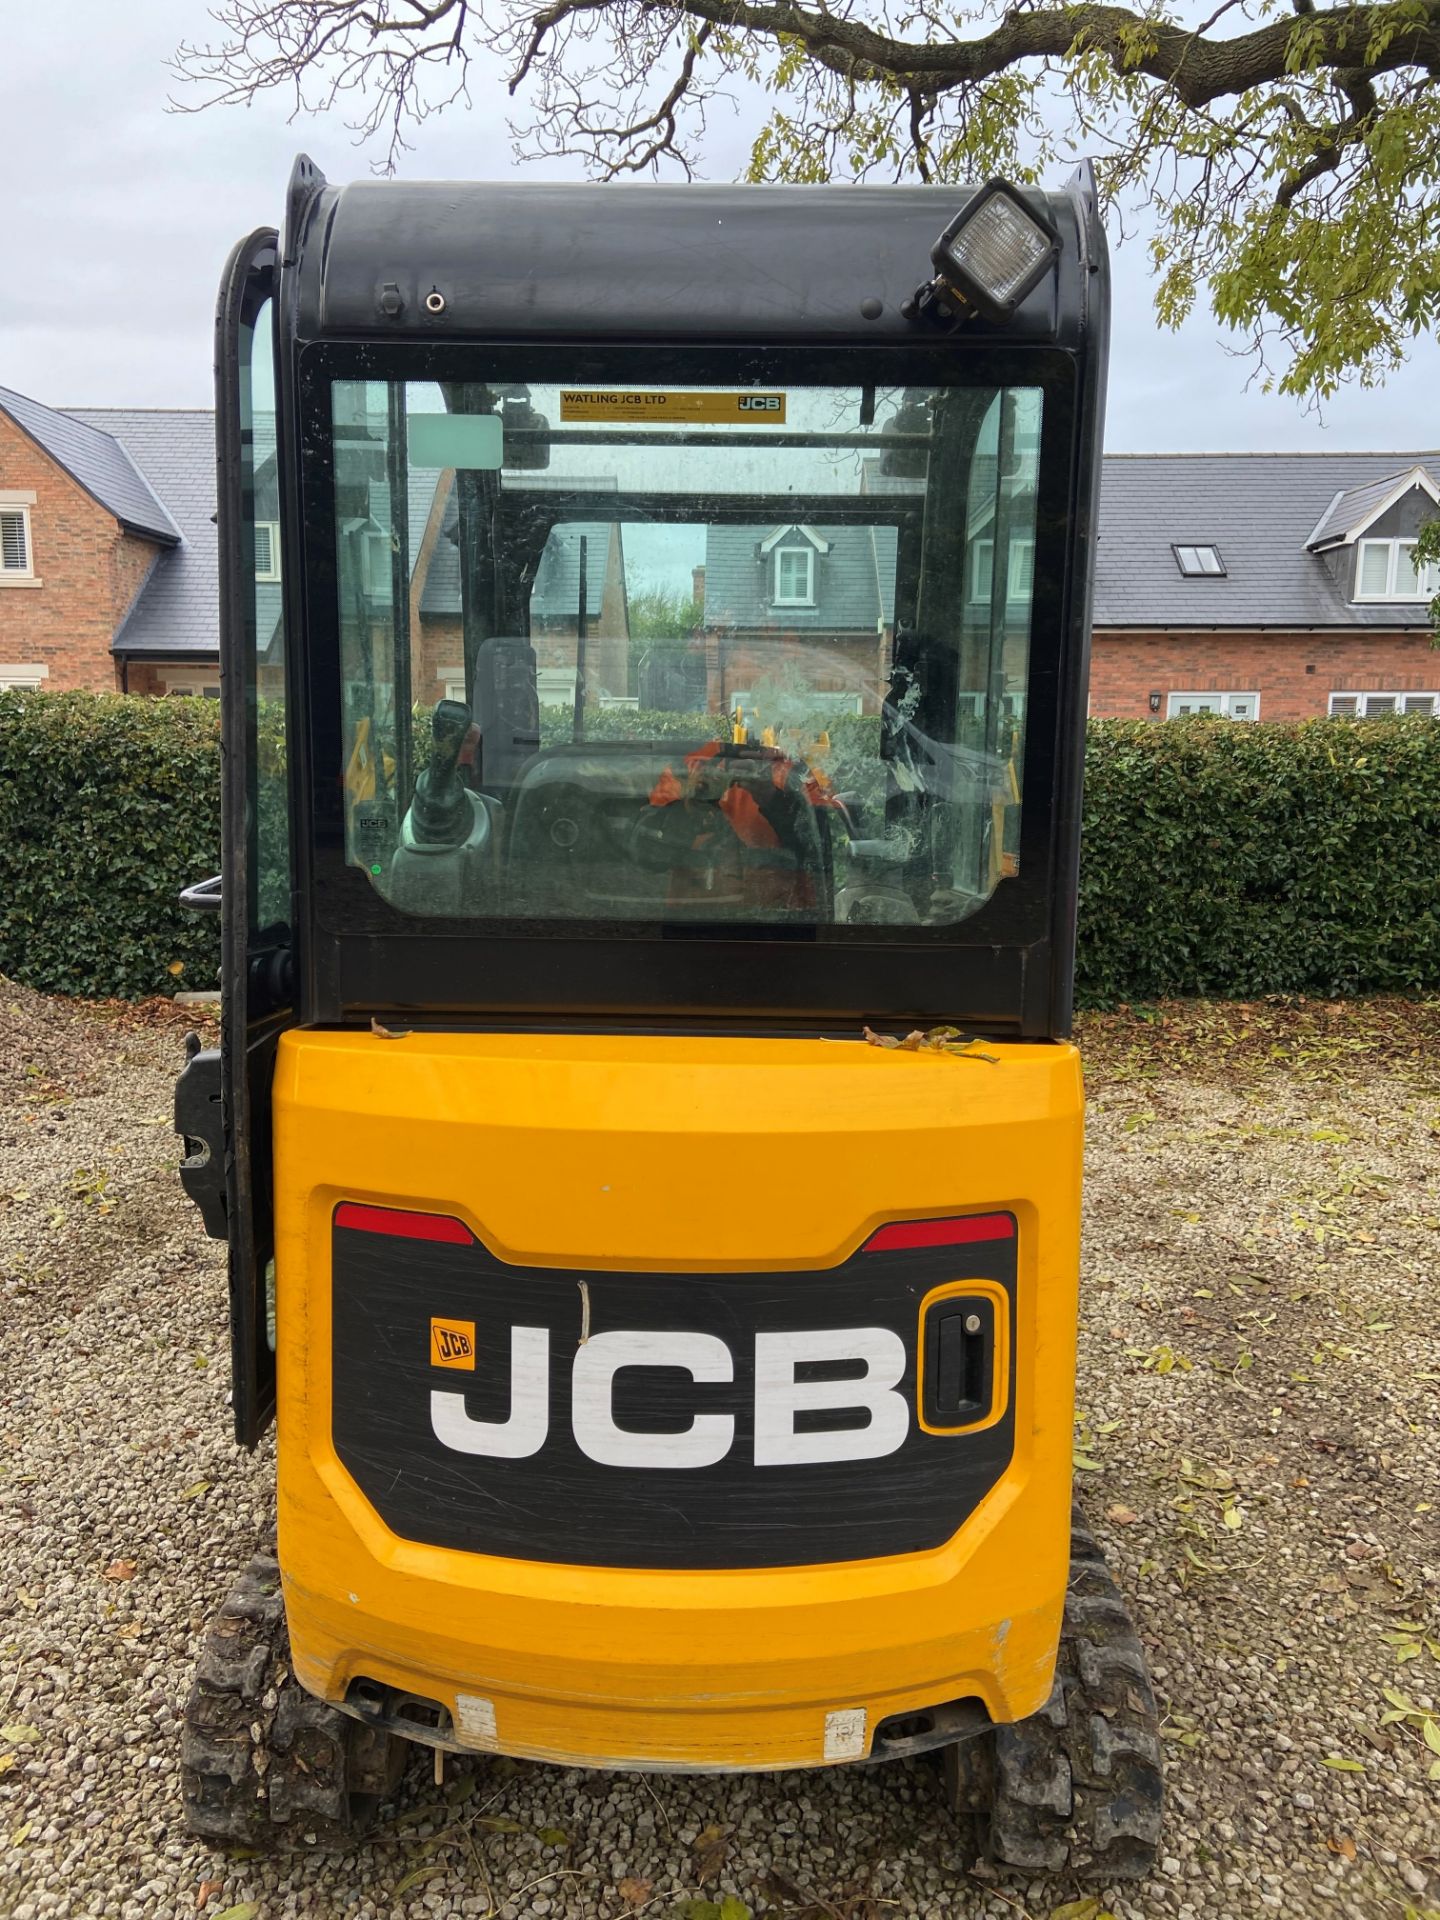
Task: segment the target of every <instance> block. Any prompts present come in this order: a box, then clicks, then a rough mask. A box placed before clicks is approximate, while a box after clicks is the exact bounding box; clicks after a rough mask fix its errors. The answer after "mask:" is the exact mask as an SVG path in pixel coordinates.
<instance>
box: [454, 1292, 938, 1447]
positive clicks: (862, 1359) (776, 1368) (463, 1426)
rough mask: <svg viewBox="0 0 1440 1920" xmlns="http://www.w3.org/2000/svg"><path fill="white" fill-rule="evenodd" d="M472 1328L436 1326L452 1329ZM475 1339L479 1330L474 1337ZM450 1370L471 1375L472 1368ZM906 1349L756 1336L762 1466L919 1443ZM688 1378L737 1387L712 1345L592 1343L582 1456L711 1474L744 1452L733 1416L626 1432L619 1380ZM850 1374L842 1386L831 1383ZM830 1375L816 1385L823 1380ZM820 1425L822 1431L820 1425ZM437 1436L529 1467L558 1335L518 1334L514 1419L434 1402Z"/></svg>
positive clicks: (822, 1331) (698, 1338)
mask: <svg viewBox="0 0 1440 1920" xmlns="http://www.w3.org/2000/svg"><path fill="white" fill-rule="evenodd" d="M467 1324H468V1323H464V1322H455V1321H432V1322H431V1339H432V1342H433V1340H434V1337H435V1336H434V1329H435V1328H436V1327H437V1326H444V1327H454V1326H457V1325H461V1326H464V1325H467ZM469 1331H470V1333H472V1334H473V1332H474V1328H473V1326H470V1327H469ZM439 1364H440V1365H442V1366H467V1367H471V1368H473V1367H474V1365H475V1361H474V1356H473V1353H472V1356H471V1358H470V1359H468V1360H442V1361H440V1362H439ZM905 1366H906V1354H905V1343H904V1341H903V1340H902V1339H901V1338H900V1336H899V1334H898V1333H894V1332H892V1331H891V1330H890V1328H888V1327H815V1328H810V1329H808V1330H807V1331H805V1332H803V1333H759V1334H757V1335H756V1336H755V1421H754V1431H755V1465H756V1466H757V1467H793V1466H804V1465H810V1464H813V1463H816V1462H821V1461H832V1460H878V1459H881V1458H883V1456H884V1455H886V1454H890V1453H894V1452H896V1450H897V1449H898V1448H900V1447H902V1446H903V1445H904V1443H905V1437H906V1435H907V1434H908V1433H909V1431H910V1406H909V1402H908V1401H907V1399H906V1398H905V1396H904V1394H903V1393H901V1392H900V1391H899V1388H900V1383H901V1381H902V1380H903V1379H904V1377H905ZM629 1367H633V1368H636V1369H644V1368H647V1367H665V1368H670V1369H675V1368H679V1369H680V1370H681V1371H682V1372H684V1373H687V1374H689V1376H690V1378H691V1379H692V1380H693V1381H695V1382H696V1384H697V1385H710V1384H712V1383H717V1382H718V1383H725V1382H729V1381H733V1380H734V1378H735V1356H734V1355H733V1354H732V1353H731V1351H730V1349H729V1347H728V1346H726V1344H725V1342H724V1341H723V1340H721V1339H719V1338H717V1336H716V1335H715V1334H713V1333H665V1332H661V1331H658V1330H643V1331H642V1330H640V1329H635V1330H633V1331H632V1330H617V1331H615V1332H613V1333H597V1334H592V1336H591V1337H590V1339H588V1340H586V1341H585V1342H584V1343H583V1344H582V1345H581V1346H580V1347H579V1348H578V1349H577V1350H576V1354H575V1360H574V1364H573V1366H572V1368H571V1372H570V1424H571V1427H572V1429H573V1431H574V1435H575V1444H576V1446H577V1447H579V1449H580V1451H581V1452H582V1453H583V1454H584V1455H585V1456H586V1457H587V1458H588V1459H591V1460H595V1461H598V1462H599V1464H600V1465H601V1466H606V1467H713V1466H714V1465H715V1464H716V1463H717V1462H718V1461H721V1460H723V1459H724V1458H725V1456H726V1454H727V1453H729V1451H730V1449H731V1447H732V1445H733V1444H734V1440H735V1416H734V1415H733V1414H731V1413H696V1414H695V1416H694V1418H693V1419H692V1420H691V1422H690V1424H689V1426H688V1427H685V1428H683V1429H682V1430H681V1431H680V1432H678V1433H674V1432H671V1433H642V1432H636V1431H634V1430H633V1429H632V1428H629V1427H622V1426H620V1425H618V1424H617V1422H616V1419H615V1413H614V1404H613V1401H614V1386H615V1376H616V1374H617V1373H619V1372H620V1371H621V1369H622V1368H629ZM840 1367H843V1368H844V1370H845V1377H844V1378H843V1379H836V1378H834V1377H833V1376H834V1374H835V1371H836V1370H837V1368H840ZM822 1370H823V1371H824V1372H827V1373H829V1374H830V1375H831V1376H832V1377H830V1378H828V1379H824V1378H822V1379H816V1378H815V1377H814V1375H815V1374H816V1372H817V1371H822ZM840 1413H848V1414H852V1415H863V1416H865V1419H866V1424H864V1425H856V1424H850V1425H845V1426H842V1427H836V1426H832V1425H831V1424H830V1423H829V1421H830V1416H833V1415H835V1414H840ZM817 1415H818V1416H820V1417H819V1418H818V1419H817V1418H816V1417H815V1416H817ZM430 1425H431V1428H432V1429H433V1431H434V1434H435V1437H436V1439H437V1440H439V1441H440V1442H441V1443H442V1445H444V1446H447V1447H450V1448H452V1449H453V1450H454V1451H455V1452H456V1453H472V1454H484V1455H487V1456H488V1457H489V1458H491V1459H495V1460H528V1459H529V1458H530V1456H531V1455H532V1454H536V1453H539V1451H540V1449H541V1448H542V1447H543V1446H544V1445H545V1441H546V1439H547V1437H548V1435H549V1432H550V1329H549V1328H548V1327H512V1328H511V1329H510V1416H509V1418H508V1419H506V1420H477V1419H475V1418H474V1417H473V1416H472V1415H471V1413H470V1411H469V1409H468V1407H467V1406H466V1404H465V1395H464V1394H463V1393H443V1392H440V1391H438V1390H435V1391H432V1392H431V1395H430Z"/></svg>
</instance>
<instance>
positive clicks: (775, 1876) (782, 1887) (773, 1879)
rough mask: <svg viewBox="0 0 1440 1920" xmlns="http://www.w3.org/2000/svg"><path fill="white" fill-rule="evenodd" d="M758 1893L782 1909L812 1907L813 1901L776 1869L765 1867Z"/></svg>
mask: <svg viewBox="0 0 1440 1920" xmlns="http://www.w3.org/2000/svg"><path fill="white" fill-rule="evenodd" d="M760 1891H761V1892H762V1893H764V1894H768V1895H769V1897H770V1898H771V1899H772V1900H774V1901H776V1902H778V1904H779V1905H780V1906H782V1907H813V1906H814V1904H815V1903H814V1901H813V1900H812V1899H811V1898H810V1896H809V1895H808V1894H807V1893H805V1892H804V1890H803V1889H802V1888H800V1887H798V1886H796V1884H795V1882H794V1881H793V1880H791V1879H789V1878H787V1876H786V1875H785V1874H783V1873H781V1871H780V1869H779V1868H778V1867H767V1868H766V1869H765V1872H764V1874H763V1875H762V1877H761V1880H760Z"/></svg>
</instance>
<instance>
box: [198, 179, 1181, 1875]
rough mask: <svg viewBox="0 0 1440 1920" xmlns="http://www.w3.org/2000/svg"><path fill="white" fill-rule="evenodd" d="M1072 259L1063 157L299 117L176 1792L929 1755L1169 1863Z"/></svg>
mask: <svg viewBox="0 0 1440 1920" xmlns="http://www.w3.org/2000/svg"><path fill="white" fill-rule="evenodd" d="M1107 300H1108V294H1107V276H1106V263H1105V251H1104V242H1103V238H1102V235H1101V231H1100V226H1099V222H1098V218H1097V213H1096V205H1095V195H1094V187H1093V181H1092V180H1091V178H1090V176H1089V173H1088V170H1086V169H1082V170H1081V172H1080V173H1079V174H1077V176H1076V177H1075V179H1074V180H1072V181H1071V183H1070V184H1069V185H1068V186H1067V187H1066V188H1065V190H1064V191H1061V192H1057V193H1053V194H1045V193H1040V192H1037V191H1030V190H1026V191H1018V190H1016V189H1014V188H1012V187H1010V186H1008V185H1007V184H1005V183H1004V182H1002V181H993V180H992V181H990V182H988V183H987V184H985V185H983V186H980V187H978V188H964V187H958V188H952V187H895V188H874V189H870V188H856V187H837V188H829V187H822V188H803V189H791V188H779V187H713V186H685V187H670V186H659V185H657V186H637V187H634V188H623V189H622V188H617V187H610V186H607V187H596V186H570V185H532V184H514V183H506V184H498V185H497V184H489V185H473V186H466V185H458V186H456V185H443V186H442V185H426V184H399V183H394V182H384V183H382V182H375V181H371V182H365V183H362V184H359V185H354V186H345V187H338V188H337V187H334V186H331V185H329V184H327V183H326V181H325V180H324V178H323V177H322V176H321V175H320V174H319V173H318V172H317V170H316V169H315V168H314V166H313V165H311V164H310V163H309V162H308V161H305V160H301V161H300V162H299V163H298V164H297V166H296V169H295V173H294V176H293V179H292V182H291V186H290V191H289V201H288V206H287V209H286V216H285V230H284V233H283V235H279V234H277V233H276V232H275V231H274V230H272V229H269V228H266V229H262V230H261V231H259V232H256V233H254V234H252V235H251V236H250V238H249V239H247V240H245V241H244V242H242V243H241V245H240V246H238V247H237V248H236V250H235V252H234V254H233V256H232V257H231V260H230V263H229V266H228V268H227V271H226V275H225V281H224V285H223V288H222V292H221V298H220V308H219V317H218V374H217V378H218V432H219V451H218V457H219V472H220V515H219V525H220V545H221V573H222V599H223V606H222V663H223V674H224V698H223V709H222V726H223V737H224V749H225V751H224V831H225V843H224V872H223V876H222V877H221V878H220V879H217V880H214V881H207V882H202V883H201V884H200V885H199V886H198V887H197V888H195V889H192V891H191V895H190V898H191V900H192V903H193V904H195V905H197V906H208V907H212V908H213V907H218V908H219V910H220V912H221V920H222V944H223V954H224V961H223V997H224V1005H223V1040H222V1045H221V1047H220V1049H219V1050H218V1052H212V1051H209V1050H202V1049H200V1048H199V1046H198V1042H197V1043H194V1044H193V1045H192V1049H191V1055H190V1058H189V1060H188V1062H187V1065H186V1068H185V1071H184V1073H183V1075H182V1077H181V1079H180V1082H179V1085H178V1090H177V1126H178V1128H179V1130H180V1132H181V1133H182V1134H183V1135H184V1136H185V1139H186V1155H187V1157H186V1160H185V1164H184V1167H183V1170H182V1178H183V1180H184V1182H185V1185H186V1187H187V1189H188V1191H189V1192H190V1193H191V1194H192V1196H193V1197H194V1198H195V1200H196V1201H197V1203H198V1204H199V1205H200V1207H201V1209H202V1211H203V1213H204V1216H205V1220H206V1224H207V1226H208V1228H209V1230H210V1231H211V1232H212V1233H213V1234H215V1235H217V1236H219V1237H221V1238H224V1239H226V1240H227V1241H228V1245H229V1275H230V1309H231V1320H232V1332H233V1355H234V1394H233V1404H234V1412H235V1423H236V1430H237V1436H238V1438H239V1440H240V1442H241V1443H242V1444H244V1445H246V1446H252V1447H253V1446H254V1444H255V1443H256V1440H257V1439H258V1437H259V1436H260V1435H261V1433H262V1432H263V1430H264V1429H265V1428H266V1426H267V1425H268V1424H269V1422H270V1421H272V1420H273V1421H274V1422H275V1426H276V1443H277V1452H276V1460H277V1480H278V1532H277V1537H276V1539H275V1541H274V1542H271V1543H264V1545H265V1551H263V1552H261V1553H260V1554H259V1555H258V1557H257V1558H256V1559H255V1560H254V1562H253V1563H252V1564H251V1566H250V1568H249V1569H248V1571H245V1572H243V1573H242V1574H240V1576H239V1581H238V1585H237V1587H236V1590H235V1592H234V1594H233V1595H232V1597H231V1598H230V1599H229V1600H228V1601H227V1602H226V1603H225V1604H224V1605H223V1606H222V1607H221V1608H220V1610H219V1613H218V1615H217V1617H216V1619H215V1621H214V1622H213V1625H212V1627H211V1629H210V1631H209V1633H208V1636H207V1638H206V1640H205V1643H204V1646H203V1649H202V1652H201V1655H200V1660H199V1668H198V1677H197V1679H196V1682H195V1686H194V1690H193V1693H192V1695H191V1698H190V1702H189V1707H188V1711H187V1716H186V1725H185V1731H184V1737H183V1749H182V1758H183V1779H184V1794H185V1804H186V1812H187V1818H188V1821H189V1824H190V1826H191V1828H192V1830H193V1831H194V1832H195V1833H197V1834H201V1835H204V1836H207V1837H209V1838H212V1839H214V1840H217V1841H223V1842H229V1843H237V1842H238V1843H243V1844H248V1845H251V1846H259V1847H265V1846H272V1845H277V1844H292V1845H296V1846H304V1845H314V1846H320V1845H338V1844H342V1843H344V1842H345V1841H346V1840H347V1839H349V1838H351V1837H352V1836H354V1835H355V1834H356V1833H358V1832H359V1831H360V1830H361V1829H362V1828H363V1826H364V1824H365V1822H366V1820H367V1819H368V1818H369V1817H371V1815H372V1814H373V1813H374V1811H375V1810H376V1808H377V1807H378V1806H379V1805H380V1804H381V1803H382V1802H383V1801H384V1799H385V1798H386V1796H387V1795H388V1794H389V1793H390V1792H391V1791H392V1790H393V1788H394V1786H395V1784H396V1780H397V1777H398V1769H399V1766H400V1763H401V1761H402V1760H403V1757H404V1755H405V1753H406V1751H407V1744H406V1743H412V1742H414V1743H419V1744H420V1745H422V1746H426V1747H430V1748H433V1749H440V1750H443V1751H446V1752H451V1753H466V1754H486V1753H492V1754H509V1755H516V1756H520V1757H522V1758H524V1759H527V1760H534V1761H543V1762H548V1763H551V1764H556V1765H564V1766H573V1767H591V1768H639V1769H644V1768H650V1769H672V1770H676V1771H680V1772H687V1771H706V1770H709V1771H718V1770H732V1769H760V1768H796V1767H826V1766H865V1765H869V1764H872V1763H874V1762H878V1761H882V1760H889V1759H895V1758H901V1757H908V1756H914V1755H920V1754H925V1753H927V1752H930V1751H932V1750H933V1752H934V1753H935V1754H936V1755H937V1756H938V1757H939V1759H940V1760H941V1761H943V1766H942V1765H937V1767H936V1770H935V1771H936V1808H937V1819H944V1818H948V1816H947V1815H946V1814H945V1808H946V1805H947V1803H948V1809H949V1815H953V1816H954V1818H955V1820H956V1821H957V1822H958V1827H957V1828H953V1829H952V1828H951V1827H949V1826H945V1827H943V1829H942V1830H943V1831H944V1832H945V1833H947V1834H950V1835H951V1836H952V1841H953V1836H954V1834H955V1833H957V1832H958V1835H959V1842H958V1843H957V1844H958V1845H962V1846H963V1847H968V1848H970V1849H971V1850H972V1854H973V1855H985V1856H988V1857H989V1858H990V1859H991V1860H993V1861H995V1862H997V1863H999V1864H1000V1865H1001V1866H1010V1867H1013V1868H1016V1869H1021V1870H1024V1871H1025V1872H1033V1871H1040V1870H1055V1869H1065V1870H1070V1871H1073V1872H1076V1873H1078V1874H1080V1875H1083V1876H1088V1877H1090V1878H1092V1879H1095V1880H1098V1881H1102V1882H1111V1881H1116V1880H1120V1879H1123V1878H1126V1877H1131V1876H1136V1875H1139V1874H1142V1873H1144V1872H1146V1871H1147V1870H1148V1868H1149V1867H1150V1865H1151V1863H1152V1860H1153V1857H1154V1853H1155V1848H1156V1844H1157V1839H1158V1836H1159V1828H1160V1768H1159V1759H1160V1756H1159V1747H1158V1741H1157V1728H1156V1714H1155V1703H1154V1698H1153V1695H1152V1692H1151V1688H1150V1684H1149V1681H1148V1679H1147V1677H1146V1671H1145V1665H1144V1661H1143V1658H1142V1655H1141V1651H1140V1647H1139V1645H1138V1642H1137V1639H1136V1635H1135V1631H1134V1628H1133V1625H1132V1624H1131V1621H1130V1618H1129V1616H1128V1614H1127V1612H1126V1609H1125V1607H1124V1605H1123V1604H1122V1602H1121V1600H1120V1598H1119V1596H1118V1594H1117V1592H1116V1590H1115V1587H1114V1585H1113V1584H1112V1582H1111V1579H1110V1577H1109V1575H1108V1573H1107V1571H1106V1568H1105V1564H1104V1561H1103V1559H1102V1557H1101V1555H1100V1553H1099V1551H1098V1549H1097V1547H1096V1545H1095V1543H1094V1540H1093V1539H1092V1538H1091V1536H1090V1535H1089V1534H1088V1533H1087V1532H1086V1531H1085V1530H1084V1528H1083V1526H1081V1525H1079V1524H1077V1523H1075V1522H1074V1521H1073V1520H1072V1510H1071V1434H1072V1417H1073V1397H1074V1371H1075V1325H1076V1277H1077V1266H1078V1255H1079V1234H1080V1161H1081V1131H1082V1092H1081V1079H1080V1066H1079V1061H1078V1058H1077V1056H1076V1053H1075V1051H1074V1049H1073V1047H1072V1046H1070V1045H1069V1044H1068V1043H1067V1041H1066V1038H1065V1036H1066V1034H1067V1032H1068V1030H1069V1024H1070V1012H1071V997H1072V978H1073V948H1074V930H1075V899H1076V871H1077V861H1078V850H1079V822H1080V788H1081V772H1082V755H1083V743H1084V720H1085V687H1086V672H1087V648H1088V637H1089V611H1090V575H1091V565H1092V558H1093V552H1094V539H1095V497H1096V482H1097V467H1098V451H1099V447H1100V440H1101V423H1102V410H1103V395H1104V372H1105V355H1106V327H1107ZM260 1544H262V1543H258V1542H257V1545H260ZM942 1782H943V1784H942Z"/></svg>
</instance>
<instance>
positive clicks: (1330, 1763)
mask: <svg viewBox="0 0 1440 1920" xmlns="http://www.w3.org/2000/svg"><path fill="white" fill-rule="evenodd" d="M1323 1764H1324V1765H1325V1766H1327V1767H1333V1768H1334V1770H1335V1771H1336V1773H1364V1771H1365V1762H1364V1761H1363V1760H1347V1759H1346V1758H1345V1756H1344V1754H1340V1753H1327V1754H1326V1756H1325V1759H1324V1762H1323Z"/></svg>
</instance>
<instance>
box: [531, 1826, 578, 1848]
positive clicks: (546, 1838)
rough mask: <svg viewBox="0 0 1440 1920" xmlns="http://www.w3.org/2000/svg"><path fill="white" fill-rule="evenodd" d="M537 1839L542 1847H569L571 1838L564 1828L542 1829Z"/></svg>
mask: <svg viewBox="0 0 1440 1920" xmlns="http://www.w3.org/2000/svg"><path fill="white" fill-rule="evenodd" d="M535 1838H536V1839H537V1840H538V1841H539V1842H540V1844H541V1846H542V1847H568V1846H569V1844H570V1836H569V1834H568V1833H566V1831H565V1829H564V1828H563V1827H541V1828H540V1830H539V1832H538V1833H537V1834H536V1835H535Z"/></svg>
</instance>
